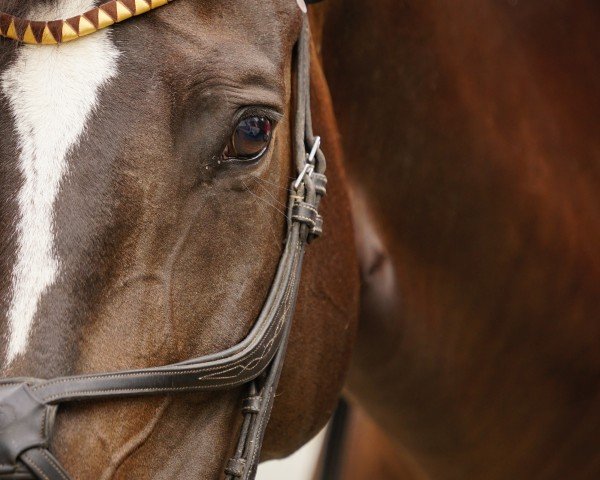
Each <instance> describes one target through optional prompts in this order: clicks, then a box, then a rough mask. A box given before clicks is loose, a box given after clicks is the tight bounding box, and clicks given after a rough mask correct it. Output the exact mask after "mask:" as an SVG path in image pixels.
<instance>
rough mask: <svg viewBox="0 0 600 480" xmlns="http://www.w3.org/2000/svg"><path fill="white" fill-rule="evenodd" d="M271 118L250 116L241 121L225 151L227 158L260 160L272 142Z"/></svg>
mask: <svg viewBox="0 0 600 480" xmlns="http://www.w3.org/2000/svg"><path fill="white" fill-rule="evenodd" d="M271 134H272V125H271V120H269V119H268V118H267V117H262V116H250V117H246V118H243V119H242V120H240V121H239V123H238V124H237V126H236V127H235V130H234V132H233V134H232V135H231V138H230V139H229V143H228V144H227V147H225V151H224V152H223V158H224V159H225V160H241V161H252V160H258V159H259V158H260V157H262V155H263V154H264V153H265V152H266V151H267V148H268V147H269V143H270V142H271Z"/></svg>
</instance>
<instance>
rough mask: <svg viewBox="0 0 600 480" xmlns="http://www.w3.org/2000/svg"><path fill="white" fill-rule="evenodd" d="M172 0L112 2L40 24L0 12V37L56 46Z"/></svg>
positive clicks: (113, 0)
mask: <svg viewBox="0 0 600 480" xmlns="http://www.w3.org/2000/svg"><path fill="white" fill-rule="evenodd" d="M172 1H173V0H111V1H109V2H106V3H103V4H102V5H100V6H98V7H96V8H93V9H92V10H90V11H89V12H85V13H83V14H82V15H79V16H77V17H72V18H67V19H64V20H52V21H47V22H39V21H32V20H24V19H22V18H18V17H15V16H13V15H9V14H8V13H4V12H0V37H5V38H10V39H12V40H16V41H17V42H22V43H27V44H30V45H56V44H58V43H65V42H70V41H72V40H75V39H77V38H80V37H84V36H86V35H89V34H90V33H94V32H97V31H98V30H102V29H103V28H106V27H109V26H110V25H113V24H115V23H119V22H122V21H123V20H127V19H128V18H131V17H135V16H137V15H141V14H143V13H146V12H149V11H150V10H154V9H155V8H158V7H162V6H163V5H166V4H167V3H171V2H172Z"/></svg>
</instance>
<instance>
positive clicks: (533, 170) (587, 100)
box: [319, 0, 600, 480]
mask: <svg viewBox="0 0 600 480" xmlns="http://www.w3.org/2000/svg"><path fill="white" fill-rule="evenodd" d="M319 23H320V24H321V25H323V34H322V50H321V51H322V61H323V65H324V69H325V73H326V76H327V79H328V82H329V85H330V88H331V91H332V97H333V102H334V108H335V111H336V115H337V119H338V123H339V126H340V132H341V135H342V141H343V146H344V151H345V158H346V163H347V165H348V170H349V176H350V179H351V181H352V182H353V183H354V184H355V185H357V186H358V187H359V191H360V193H361V195H360V197H359V196H358V195H357V194H355V195H352V198H361V201H360V202H357V204H356V206H355V209H354V212H355V216H356V220H357V222H356V224H357V231H358V233H359V235H358V237H359V243H358V244H359V246H360V249H361V251H362V255H361V256H362V258H363V259H364V258H372V257H374V258H377V259H378V261H377V262H376V263H375V265H377V266H378V268H374V269H372V270H369V268H368V267H369V264H366V265H365V266H364V267H363V274H364V278H365V283H364V285H363V302H362V318H361V327H360V330H359V336H358V344H357V350H356V355H355V357H354V363H353V367H352V370H351V375H350V379H349V385H350V389H351V391H352V393H353V394H354V396H355V398H356V399H357V400H358V401H359V402H360V403H361V404H362V405H363V407H365V408H366V409H367V411H368V412H369V413H370V414H371V415H372V416H373V417H374V418H375V419H376V420H377V422H378V423H379V425H380V426H381V427H383V429H384V430H385V431H386V432H387V433H388V434H389V435H390V436H391V437H392V438H394V440H395V442H396V444H397V445H398V447H397V448H398V451H399V452H406V451H408V452H409V454H410V456H411V457H412V460H411V463H414V462H415V461H416V463H417V464H418V465H419V470H421V471H424V472H425V473H426V474H427V475H428V476H429V477H430V478H432V479H486V480H492V479H506V478H514V479H527V478H535V479H553V480H554V479H565V478H569V479H596V478H600V453H599V448H598V447H599V442H598V431H599V430H600V403H599V402H600V384H599V381H600V348H599V345H600V328H599V325H600V324H599V322H598V320H599V318H600V308H599V306H600V255H599V253H598V245H600V207H599V206H600V137H599V136H598V134H597V129H598V125H599V124H600V118H599V116H600V95H599V93H598V92H599V91H600V71H599V64H598V61H597V59H598V58H599V56H600V30H599V29H598V25H599V24H600V9H599V8H598V4H597V3H594V2H587V1H576V2H572V1H566V0H556V1H551V2H547V1H528V2H525V1H502V2H500V1H498V2H492V1H483V2H482V1H477V0H460V1H454V2H434V1H412V0H407V1H401V2H399V1H396V0H376V1H372V2H364V1H360V0H343V1H342V0H340V1H335V0H332V1H330V2H327V5H325V4H324V5H323V7H322V11H321V15H320V22H319ZM371 265H373V264H371ZM382 451H385V449H380V450H378V451H377V452H374V453H375V454H382ZM355 453H356V452H355ZM388 463H391V462H388ZM347 471H348V472H351V473H356V472H357V470H356V469H354V470H347ZM373 473H374V472H371V473H370V475H371V476H363V477H360V478H361V479H364V478H376V477H375V475H373ZM345 478H346V479H347V480H350V479H354V478H357V477H354V476H353V475H352V474H349V475H348V476H347V477H345ZM386 478H388V477H386ZM392 478H393V477H392ZM403 478H411V477H409V476H406V477H403ZM417 478H418V477H417Z"/></svg>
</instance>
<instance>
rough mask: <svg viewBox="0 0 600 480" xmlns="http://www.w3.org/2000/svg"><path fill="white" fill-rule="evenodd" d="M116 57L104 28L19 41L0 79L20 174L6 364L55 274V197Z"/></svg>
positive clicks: (46, 11) (67, 6) (60, 6)
mask: <svg viewBox="0 0 600 480" xmlns="http://www.w3.org/2000/svg"><path fill="white" fill-rule="evenodd" d="M92 6H93V4H92V2H91V1H90V0H59V1H58V2H57V3H56V4H54V5H45V6H40V8H36V9H35V11H34V12H33V13H32V14H31V18H35V17H37V18H40V19H48V17H53V18H68V17H70V16H74V15H79V14H81V13H83V12H85V11H86V10H88V9H89V8H91V7H92ZM118 55H119V52H118V50H117V49H116V47H115V46H114V44H113V42H112V41H111V39H110V36H109V32H108V31H106V30H103V31H101V32H98V33H95V34H93V35H91V36H89V37H85V38H81V39H79V40H75V41H74V42H72V43H68V44H65V45H60V46H41V45H40V46H22V47H20V48H19V51H18V53H17V58H16V60H15V62H14V63H13V64H11V65H10V66H9V67H8V68H7V69H6V70H5V71H4V72H3V73H2V75H1V77H0V87H1V88H2V93H3V94H4V95H5V97H6V98H7V99H8V102H9V105H10V108H11V113H12V116H13V118H14V122H15V131H16V133H17V138H18V147H19V159H18V162H19V168H20V171H21V174H22V178H23V184H22V186H21V188H20V190H19V193H18V205H19V213H20V218H19V222H18V225H17V227H16V234H17V258H16V263H15V266H14V269H13V274H12V298H11V303H10V307H9V311H8V320H9V329H10V330H9V338H8V339H7V340H8V348H7V358H6V360H7V363H10V362H11V361H12V360H13V359H14V358H15V357H16V356H17V355H18V354H20V353H22V352H23V351H24V350H25V347H26V345H27V340H28V337H29V331H30V330H31V325H32V322H33V319H34V317H35V314H36V311H37V306H38V302H39V300H40V297H41V296H42V295H43V293H44V292H45V291H46V290H47V289H48V287H49V286H50V285H51V284H52V283H53V282H54V281H55V279H56V277H57V275H58V272H59V269H60V259H59V258H57V257H56V254H55V249H54V218H53V217H54V215H53V207H54V201H55V199H56V196H57V193H58V190H59V186H60V182H61V179H62V178H63V176H64V174H65V173H66V171H67V169H68V162H67V155H68V153H69V151H70V150H71V149H72V148H73V147H74V146H75V145H76V144H77V142H78V139H79V138H80V136H81V134H82V133H83V132H84V128H85V124H86V121H87V119H88V118H89V116H90V113H91V112H92V111H93V110H94V108H95V106H96V102H97V95H98V90H99V88H100V87H101V86H102V85H103V84H104V83H106V82H107V81H108V80H109V79H110V78H112V77H113V76H115V75H116V73H117V66H116V64H117V58H118Z"/></svg>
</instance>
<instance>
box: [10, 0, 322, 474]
mask: <svg viewBox="0 0 600 480" xmlns="http://www.w3.org/2000/svg"><path fill="white" fill-rule="evenodd" d="M140 2H144V3H148V2H145V0H135V4H136V5H137V4H139V3H140ZM109 3H113V4H114V3H123V4H129V5H131V4H133V2H131V1H129V2H126V1H124V0H119V1H117V2H109ZM153 3H157V2H153ZM165 3H167V2H166V0H163V2H162V4H165ZM106 5H107V4H105V5H104V6H101V7H99V8H100V9H102V8H104V7H105V6H106ZM86 15H87V14H86ZM47 28H49V27H47ZM309 36H310V33H309V28H308V20H307V19H306V17H305V18H304V23H303V27H302V31H301V34H300V38H299V40H298V42H297V46H296V48H297V79H296V101H297V108H296V116H295V136H294V154H295V167H296V170H297V172H298V178H297V179H296V181H295V182H293V183H292V185H291V188H290V197H289V202H288V215H287V220H288V227H287V234H286V240H285V246H284V249H283V253H282V256H281V259H280V261H279V265H278V268H277V272H276V275H275V279H274V281H273V284H272V286H271V289H270V291H269V294H268V297H267V299H266V302H265V304H264V306H263V309H262V311H261V313H260V315H259V317H258V319H257V321H256V323H255V324H254V326H253V327H252V329H251V331H250V333H249V334H248V335H247V337H246V338H245V339H244V340H243V341H241V342H240V343H239V344H237V345H235V346H233V347H231V348H229V349H227V350H224V351H221V352H218V353H215V354H211V355H207V356H203V357H200V358H195V359H191V360H186V361H183V362H180V363H176V364H172V365H167V366H162V367H153V368H142V369H136V370H126V371H118V372H110V373H95V374H89V375H76V376H68V377H61V378H54V379H50V380H40V379H33V378H11V379H4V380H3V381H1V382H0V479H3V478H4V479H5V478H12V479H31V478H34V479H40V480H69V478H70V477H69V475H68V473H67V472H66V471H65V470H64V468H63V467H62V466H61V465H60V463H59V462H58V460H57V459H56V458H55V457H54V456H53V455H52V453H51V452H50V450H49V448H50V440H51V437H52V426H53V420H54V417H55V415H56V410H57V407H58V405H60V404H61V403H65V402H73V401H82V400H95V399H108V398H115V397H132V396H142V395H163V394H176V393H180V392H189V391H200V390H223V389H231V388H235V387H239V386H241V385H244V384H248V385H249V387H248V397H247V398H246V399H245V400H244V402H243V406H242V413H243V415H244V420H243V423H242V428H241V431H240V436H239V441H238V445H237V448H236V450H235V455H234V457H233V458H232V459H231V460H230V461H229V462H228V464H227V467H226V470H225V473H226V475H227V479H228V480H231V479H237V478H239V479H241V480H251V479H253V478H254V476H255V473H256V468H257V465H258V461H259V453H260V450H261V447H262V441H263V437H264V433H265V429H266V424H267V421H268V419H269V416H270V413H271V409H272V406H273V400H274V398H275V391H276V388H277V384H278V382H279V377H280V375H281V370H282V366H283V360H284V357H285V352H286V346H287V341H288V337H289V333H290V328H291V324H292V317H293V314H294V308H295V304H296V296H297V294H298V285H299V281H300V274H301V271H302V259H303V256H304V250H305V247H306V244H307V242H308V241H310V240H311V239H312V238H315V237H317V236H319V235H320V234H321V231H322V219H321V216H320V215H319V213H318V207H319V203H320V200H321V198H322V196H323V195H324V194H325V190H326V184H327V179H326V177H325V174H324V172H325V158H324V156H323V153H322V152H321V150H320V138H319V137H315V136H314V135H313V132H312V120H311V113H310V93H309V87H310V78H309V77H310V72H309V66H310V65H309V64H310V53H309ZM63 41H64V37H63Z"/></svg>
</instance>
